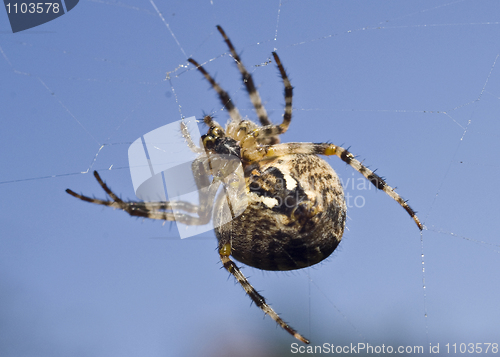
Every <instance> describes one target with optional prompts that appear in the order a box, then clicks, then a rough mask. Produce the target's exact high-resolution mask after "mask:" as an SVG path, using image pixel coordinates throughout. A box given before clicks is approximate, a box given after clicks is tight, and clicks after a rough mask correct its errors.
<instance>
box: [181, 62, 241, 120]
mask: <svg viewBox="0 0 500 357" xmlns="http://www.w3.org/2000/svg"><path fill="white" fill-rule="evenodd" d="M188 61H189V63H191V64H193V65H195V66H196V68H197V69H198V70H199V71H200V72H201V73H202V74H203V75H204V76H205V78H206V80H207V81H208V82H210V84H211V85H212V88H213V89H214V90H215V91H216V92H217V94H218V95H219V99H220V101H221V103H222V105H223V106H224V107H225V108H226V110H227V112H228V113H229V116H230V117H231V120H232V122H234V123H235V124H238V123H239V122H241V120H242V119H241V115H240V113H239V112H238V109H237V108H236V106H235V105H234V103H233V101H232V100H231V97H230V96H229V94H228V93H227V92H226V91H225V90H224V89H222V88H221V86H220V85H219V84H218V83H217V82H216V81H215V80H214V79H213V78H212V76H210V74H208V72H207V71H206V70H205V68H203V66H202V65H201V64H199V63H198V62H196V61H195V60H194V59H192V58H189V59H188Z"/></svg>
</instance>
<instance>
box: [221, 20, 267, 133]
mask: <svg viewBox="0 0 500 357" xmlns="http://www.w3.org/2000/svg"><path fill="white" fill-rule="evenodd" d="M217 30H219V32H220V34H221V35H222V37H223V38H224V41H225V42H226V44H227V47H228V48H229V51H231V56H233V58H234V60H235V62H236V64H237V65H238V69H239V70H240V73H241V76H242V79H243V83H244V84H245V87H246V89H247V92H248V96H249V97H250V101H251V102H252V104H253V106H254V108H255V111H256V112H257V116H258V117H259V121H260V123H261V124H262V125H264V126H265V125H271V122H270V121H269V118H268V116H267V112H266V109H265V108H264V106H263V105H262V99H261V98H260V95H259V92H258V91H257V88H255V84H254V82H253V78H252V75H251V74H250V73H248V71H247V69H246V68H245V66H244V65H243V62H241V59H240V56H239V55H238V53H236V50H235V49H234V46H233V44H232V43H231V40H230V39H229V37H227V35H226V33H225V32H224V30H223V29H222V27H220V26H219V25H217Z"/></svg>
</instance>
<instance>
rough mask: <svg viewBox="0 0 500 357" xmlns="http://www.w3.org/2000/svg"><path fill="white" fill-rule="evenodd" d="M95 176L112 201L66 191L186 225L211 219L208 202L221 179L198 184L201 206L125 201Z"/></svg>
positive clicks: (148, 216) (128, 211) (133, 213)
mask: <svg viewBox="0 0 500 357" xmlns="http://www.w3.org/2000/svg"><path fill="white" fill-rule="evenodd" d="M195 163H196V161H195ZM94 176H95V178H96V180H97V182H99V184H100V185H101V187H102V189H103V190H104V191H105V192H106V193H107V194H108V195H109V197H110V198H111V199H112V200H111V201H109V200H100V199H96V198H91V197H87V196H84V195H80V194H78V193H75V192H74V191H72V190H70V189H67V190H66V192H67V193H68V194H70V195H71V196H73V197H76V198H78V199H80V200H82V201H85V202H90V203H94V204H99V205H103V206H108V207H113V208H118V209H121V210H123V211H125V212H127V213H128V214H129V215H131V216H136V217H144V218H149V219H157V220H163V221H177V222H180V223H183V224H185V225H204V224H207V223H208V222H209V221H210V218H211V212H212V206H211V205H210V204H207V202H213V200H214V198H215V195H216V194H217V190H218V188H219V185H220V181H219V180H214V182H213V183H212V184H211V185H209V186H208V187H202V186H198V187H201V188H200V190H199V192H200V206H197V205H193V204H192V203H189V202H184V201H172V202H136V201H123V200H122V199H121V198H119V197H118V196H117V195H116V194H115V193H114V192H113V191H111V189H110V188H109V187H108V186H107V185H106V183H105V182H104V181H103V180H102V179H101V177H100V175H99V174H98V173H97V171H94ZM195 177H196V176H195ZM197 183H198V181H197ZM167 210H183V211H185V212H188V213H195V214H197V215H198V217H196V216H190V215H188V214H184V213H178V212H176V213H175V214H174V212H167Z"/></svg>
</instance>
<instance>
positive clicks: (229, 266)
mask: <svg viewBox="0 0 500 357" xmlns="http://www.w3.org/2000/svg"><path fill="white" fill-rule="evenodd" d="M217 29H218V30H219V32H220V33H221V35H222V36H223V38H224V40H225V42H226V44H227V46H228V47H229V50H230V53H231V56H232V58H233V59H234V61H235V62H236V64H237V66H238V69H239V71H240V73H241V75H242V79H243V83H244V85H245V87H246V89H247V92H248V94H249V97H250V100H251V101H252V104H253V106H254V108H255V111H256V113H257V116H258V118H259V122H260V124H261V125H257V124H256V123H254V122H252V121H250V120H247V119H245V120H244V119H243V118H242V117H241V115H240V114H239V112H238V109H237V108H236V107H235V106H234V104H233V102H232V101H231V98H230V96H229V94H228V93H227V92H225V91H224V90H223V89H222V88H221V87H220V86H219V84H218V83H217V82H215V80H214V79H213V78H212V77H211V76H210V75H209V74H208V72H207V71H206V70H205V69H204V68H203V67H202V66H201V65H200V64H198V63H197V62H196V61H195V60H193V59H192V58H190V59H188V61H189V62H190V63H191V64H193V65H194V66H195V67H196V68H197V69H198V70H199V71H200V72H201V73H202V74H203V76H204V77H205V78H206V79H207V81H208V82H209V83H210V84H211V85H212V88H213V89H214V90H215V91H216V92H217V94H218V96H219V99H220V100H221V103H222V105H223V106H224V108H225V109H226V110H227V112H228V114H229V116H230V120H229V122H228V124H227V125H226V127H225V129H223V128H222V126H220V125H219V124H218V123H217V122H215V121H214V120H213V118H212V117H211V116H205V118H204V121H205V123H206V124H207V125H208V126H209V130H208V132H207V134H205V135H203V136H202V137H201V142H202V146H203V149H202V148H198V147H196V145H195V144H194V141H193V140H192V138H191V137H190V135H189V133H188V131H187V129H186V127H185V126H184V124H183V125H181V132H182V134H183V135H184V137H185V139H186V141H187V144H188V146H189V147H190V148H191V149H192V150H193V151H195V152H198V153H200V154H203V155H201V156H200V158H199V159H198V160H196V161H194V162H193V165H192V169H193V175H194V178H195V181H196V184H197V186H198V188H199V189H200V191H199V192H200V199H199V201H200V204H199V206H193V205H192V204H190V203H187V202H181V201H173V202H125V201H122V200H121V199H120V198H119V197H118V196H117V195H115V194H114V193H113V192H112V191H111V190H110V189H109V188H108V186H107V185H106V184H105V183H104V182H103V181H102V179H101V178H100V176H99V174H98V173H97V172H95V173H94V175H95V177H96V179H97V180H98V182H99V184H100V185H101V186H102V188H103V189H104V190H105V192H106V193H107V194H108V195H109V196H110V197H111V199H112V200H110V201H108V200H99V199H95V198H90V197H87V196H83V195H79V194H77V193H75V192H73V191H71V190H69V189H68V190H66V191H67V192H68V193H69V194H71V195H73V196H75V197H77V198H79V199H81V200H83V201H87V202H92V203H96V204H101V205H105V206H111V207H115V208H119V209H122V210H124V211H126V212H127V213H129V214H130V215H132V216H141V217H147V218H151V219H160V220H166V221H173V220H177V221H179V222H181V223H183V224H187V225H204V224H206V223H208V221H209V220H210V219H212V220H213V225H214V227H215V235H216V236H217V239H218V242H219V255H220V259H221V261H222V264H223V266H224V268H225V269H226V270H227V271H229V272H230V273H231V274H232V275H233V276H234V277H235V278H236V280H237V281H238V282H239V283H240V284H241V286H242V287H243V289H245V291H246V293H247V294H248V295H249V296H250V298H251V299H252V300H253V301H254V302H255V304H256V305H257V306H258V307H260V308H261V309H262V310H263V311H264V312H265V313H266V314H268V315H269V316H271V318H272V319H273V320H275V321H276V322H277V323H278V324H279V325H280V326H281V327H282V328H284V329H285V330H286V331H288V332H289V333H290V334H292V335H293V336H294V337H295V338H297V339H299V340H300V341H302V342H304V343H309V341H308V340H307V339H305V338H304V337H303V336H301V335H300V334H299V333H298V332H297V331H295V330H294V329H293V328H291V327H290V326H289V325H288V324H286V323H285V322H284V321H283V320H282V319H281V317H280V316H279V315H278V314H277V313H276V312H275V311H274V310H273V309H272V308H271V307H270V306H269V305H268V304H267V303H266V301H265V299H264V297H263V296H262V295H260V294H259V293H258V292H257V291H256V290H255V289H254V288H253V287H252V286H251V285H250V283H249V282H248V280H247V279H246V278H245V276H244V275H243V274H242V273H241V271H240V269H239V268H238V267H237V266H236V264H235V263H234V262H233V261H232V260H231V258H230V256H232V257H233V258H235V259H236V260H238V261H240V262H242V263H245V264H247V265H250V266H253V267H255V268H258V269H263V270H294V269H301V268H304V267H308V266H311V265H314V264H316V263H319V262H320V261H322V260H323V259H325V258H326V257H328V256H329V255H330V254H331V253H332V252H333V251H334V250H335V248H336V247H337V246H338V244H339V242H340V240H341V238H342V234H343V232H344V226H345V218H346V204H345V201H344V193H343V190H342V186H341V183H340V180H339V178H338V176H337V174H336V173H335V171H334V170H333V169H332V168H331V167H330V166H329V165H328V164H327V163H326V162H325V161H324V160H323V159H322V158H320V157H319V156H318V155H325V156H332V155H335V156H337V157H338V158H340V159H341V160H342V161H344V162H345V163H347V164H349V165H350V166H351V167H353V168H354V169H355V170H356V171H358V172H359V173H361V174H362V175H363V176H364V177H365V178H366V179H367V180H368V181H370V182H371V183H372V184H373V185H374V186H375V187H376V188H378V189H380V190H382V191H384V192H385V193H387V194H388V195H389V196H390V197H392V198H393V199H394V200H396V201H397V202H398V203H399V204H400V205H401V206H402V207H403V208H404V209H405V210H406V211H407V212H408V214H409V215H410V216H411V217H412V218H413V220H414V221H415V223H416V224H417V226H418V227H419V229H420V230H422V229H423V226H422V224H421V223H420V221H419V219H418V218H417V216H416V214H415V212H414V211H413V210H412V209H411V208H410V206H409V205H408V204H407V203H406V201H404V200H403V199H402V198H401V196H399V195H398V194H397V193H396V192H395V190H394V189H393V188H392V187H391V186H389V185H388V184H387V183H386V182H385V180H384V179H382V178H381V177H380V176H378V175H377V174H375V173H374V172H373V171H372V170H370V169H368V168H367V167H366V166H364V165H363V164H362V163H361V162H360V161H358V160H357V159H356V158H355V157H354V156H353V155H352V154H351V153H350V152H349V151H347V150H346V149H344V148H342V147H340V146H337V145H334V144H328V143H319V144H315V143H283V144H280V140H279V135H281V134H283V133H284V132H286V131H287V129H288V126H289V125H290V122H291V118H292V93H293V87H292V85H291V84H290V81H289V79H288V76H287V74H286V72H285V70H284V68H283V65H282V64H281V61H280V59H279V57H278V54H277V53H276V52H273V58H274V60H275V62H276V64H277V67H278V70H279V72H280V75H281V78H282V79H283V83H284V86H285V111H284V114H283V121H282V123H281V124H278V125H274V124H272V123H271V122H270V121H269V119H268V117H267V113H266V110H265V109H264V107H263V105H262V101H261V99H260V96H259V94H258V92H257V90H256V88H255V85H254V83H253V79H252V76H251V75H250V73H248V71H247V70H246V68H245V66H243V64H242V62H241V59H240V57H239V56H238V54H237V53H236V50H235V49H234V46H233V45H232V43H231V41H230V40H229V38H228V37H227V36H226V34H225V33H224V31H223V30H222V28H221V27H220V26H217ZM239 167H241V168H242V171H238V170H237V169H238V168H239ZM237 172H239V173H237ZM241 172H242V173H241ZM209 177H212V181H211V182H210V181H209ZM220 186H222V187H223V191H224V192H222V193H220V194H219V195H217V190H218V188H219V187H220ZM201 192H203V194H202V193H201ZM214 201H215V204H214ZM174 208H177V209H182V210H184V211H185V212H186V213H185V214H175V215H174V213H173V210H174Z"/></svg>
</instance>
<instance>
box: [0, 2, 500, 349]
mask: <svg viewBox="0 0 500 357" xmlns="http://www.w3.org/2000/svg"><path fill="white" fill-rule="evenodd" d="M193 4H194V5H193ZM153 5H154V6H156V7H157V9H158V10H159V11H160V12H161V14H162V16H163V18H164V20H162V19H161V18H160V16H159V15H158V13H157V11H156V10H155V7H154V6H153ZM499 14H500V4H499V3H498V1H496V0H492V1H486V0H484V1H481V2H478V1H472V0H469V1H467V0H462V1H452V0H445V1H435V0H433V1H411V2H406V1H405V2H402V1H349V2H347V1H314V2H306V1H283V2H279V1H238V2H234V1H217V0H214V1H209V0H206V1H193V2H186V1H170V2H166V1H159V0H155V1H154V2H153V1H129V0H123V1H86V0H82V1H80V3H79V4H78V5H77V6H76V7H75V8H74V9H73V10H72V11H71V12H69V13H68V14H66V15H64V16H62V17H60V18H58V19H56V20H54V21H51V22H49V23H46V24H44V25H41V26H39V27H36V28H33V29H30V30H27V31H23V32H20V33H16V34H12V32H11V30H10V26H9V24H8V19H7V15H6V12H5V11H3V10H0V83H1V85H0V118H1V128H2V129H1V137H2V140H0V160H1V163H2V169H1V170H0V197H1V201H0V202H1V215H0V227H1V232H2V233H1V238H0V355H2V356H35V355H36V356H52V357H53V356H70V355H71V356H193V355H203V356H234V355H239V356H247V355H248V356H266V355H273V356H276V355H283V356H287V355H291V352H290V344H291V343H294V342H295V341H294V340H293V339H292V338H291V337H290V336H288V334H287V333H285V332H284V331H282V330H281V329H280V328H277V327H276V325H275V323H274V322H273V321H272V320H271V319H270V318H269V317H266V318H263V314H262V312H261V311H259V309H257V308H256V307H255V306H251V304H250V299H249V298H248V297H247V296H245V294H244V292H243V290H242V289H241V288H240V287H239V286H237V285H235V284H234V283H233V279H232V278H228V274H227V273H226V272H225V271H224V270H222V269H221V265H220V263H219V259H218V254H217V252H216V239H215V237H214V236H213V234H207V235H206V236H204V237H196V238H189V239H184V240H180V239H179V237H178V233H177V231H176V228H175V225H174V226H171V225H170V224H166V225H162V224H161V222H153V221H143V220H140V219H133V218H131V217H129V216H128V215H126V214H125V213H123V212H117V211H113V210H111V209H106V208H102V207H98V206H94V205H90V204H87V203H84V202H80V201H78V200H76V199H74V198H72V197H70V196H69V195H67V194H66V193H65V192H64V190H65V189H66V188H71V189H73V190H75V191H77V192H83V193H85V194H88V195H90V196H92V195H95V196H96V197H101V198H102V197H104V193H103V192H102V190H101V188H100V187H99V186H98V184H97V183H96V182H95V180H94V178H93V176H92V174H91V172H92V170H99V172H100V173H101V175H102V177H103V178H104V179H105V180H106V181H107V183H108V184H109V185H110V187H111V188H113V189H114V190H115V192H118V193H120V194H121V195H122V197H124V198H130V199H134V197H135V196H134V191H133V187H132V182H131V179H130V173H129V169H128V163H127V150H128V146H129V145H130V143H131V142H133V141H134V140H135V139H137V138H138V137H140V136H141V135H143V134H145V133H147V132H149V131H151V130H153V129H156V128H158V127H160V126H162V125H165V124H168V123H171V122H173V121H176V120H179V119H180V118H181V116H185V117H190V116H193V115H194V116H196V117H199V118H201V116H202V114H203V112H215V115H216V116H217V118H218V120H219V121H221V122H224V121H225V120H226V114H225V113H224V112H222V111H221V105H220V103H219V102H218V100H217V97H216V95H215V93H214V92H213V91H212V90H210V89H209V85H208V84H207V83H206V82H205V81H204V80H203V79H202V77H201V75H200V74H199V73H198V72H197V71H196V70H194V69H193V67H192V66H188V62H187V58H188V57H190V56H193V58H195V59H196V60H197V61H199V62H200V63H204V64H205V67H206V69H207V70H208V71H209V72H210V73H212V74H213V75H214V76H216V79H217V80H218V81H219V82H220V83H221V85H222V86H223V87H224V88H225V89H226V90H228V91H229V92H230V94H231V96H232V98H233V99H234V100H235V102H236V103H237V105H238V107H239V109H240V112H241V113H242V114H244V115H247V116H249V117H251V118H254V117H255V115H254V112H253V110H252V108H251V104H250V102H249V100H248V98H247V96H246V93H245V90H244V88H243V86H242V84H241V82H240V79H239V78H240V76H239V73H238V71H237V68H236V66H235V65H234V63H233V62H232V60H231V58H230V57H229V56H228V54H227V48H226V47H225V44H224V43H223V41H222V39H221V37H220V35H219V33H218V32H217V30H216V28H215V25H217V24H220V25H221V26H223V28H224V29H225V30H226V32H227V34H228V35H229V36H230V38H231V39H232V41H233V43H234V44H235V46H236V48H237V50H238V51H239V52H240V53H241V55H242V59H243V61H244V63H245V64H246V65H247V67H248V68H249V70H250V71H251V72H252V73H253V75H254V79H255V82H256V83H257V85H258V86H259V90H260V92H261V96H262V98H263V100H264V101H265V102H266V107H267V109H268V112H269V113H270V116H271V120H274V121H275V122H277V121H279V120H280V118H281V115H282V110H283V105H284V99H283V87H282V83H281V80H280V78H279V76H278V71H277V70H276V68H275V66H274V64H270V65H263V66H260V65H261V64H265V63H266V62H267V61H268V60H269V59H270V58H271V52H272V51H273V50H275V49H276V50H277V51H278V53H279V55H280V57H281V59H282V61H283V63H284V65H285V67H286V69H287V70H288V73H289V76H290V78H291V80H292V84H293V85H294V87H295V89H294V104H293V106H294V109H295V110H294V112H293V119H292V125H291V127H290V130H289V131H288V132H287V133H286V134H285V135H284V136H283V141H305V142H310V141H313V142H325V141H329V142H332V143H335V144H339V145H344V146H345V147H350V150H351V151H352V152H353V153H355V154H357V155H359V157H360V158H361V159H364V160H365V161H364V162H365V163H366V164H367V165H369V166H370V167H371V168H377V169H378V171H377V172H378V173H379V174H381V175H382V176H384V177H385V178H386V179H387V181H388V182H389V184H391V185H393V186H397V188H398V192H399V193H400V194H401V195H402V196H403V197H404V198H406V199H408V200H409V203H410V204H411V206H412V207H413V208H414V209H415V210H417V211H418V215H419V217H420V219H421V220H422V221H423V223H424V224H425V226H426V229H425V230H424V231H423V233H422V234H420V232H419V230H418V229H417V227H416V225H415V224H414V223H413V221H412V220H411V219H410V217H409V216H408V215H407V214H406V212H404V210H403V209H402V208H401V207H399V206H398V205H397V204H396V203H395V202H394V201H393V200H391V199H390V198H389V197H388V196H386V195H385V194H384V193H382V192H375V190H374V189H373V188H370V189H368V186H361V187H357V185H358V184H359V183H360V182H363V181H362V179H361V176H360V175H359V174H358V173H356V172H354V170H353V169H351V168H350V167H347V166H346V165H345V164H344V163H342V162H340V161H339V160H337V159H335V158H331V159H328V161H329V163H330V164H331V165H332V166H333V168H334V169H335V170H336V171H337V172H338V174H339V175H340V177H341V178H342V180H343V182H344V183H346V192H348V193H349V194H350V195H351V197H352V201H351V206H352V207H351V208H350V209H349V211H348V222H347V229H346V232H345V234H344V238H343V241H342V243H341V244H340V247H339V248H338V249H337V250H336V251H335V252H334V254H333V255H332V257H330V258H329V259H327V260H326V261H325V262H323V263H320V264H318V265H317V266H314V267H312V268H308V269H304V270H301V271H297V272H288V273H283V272H277V273H275V272H262V271H260V270H257V269H253V268H249V267H246V268H244V269H243V271H244V273H245V274H246V275H247V276H250V282H251V283H252V284H253V285H254V286H255V287H256V288H257V289H258V290H259V291H261V293H262V294H263V295H264V296H265V297H266V298H267V300H268V301H269V302H270V303H271V305H272V306H273V307H274V308H275V309H276V310H277V311H278V312H279V313H281V314H282V316H283V318H284V319H285V320H286V321H288V322H289V323H290V324H291V325H292V326H293V327H295V328H296V329H297V330H298V331H300V332H301V333H302V334H303V335H305V336H306V337H308V338H309V339H310V340H311V342H312V344H314V345H321V344H323V343H325V342H327V343H330V344H334V345H337V344H340V345H343V344H349V343H351V342H352V343H358V342H364V343H370V344H372V345H382V344H385V345H386V346H387V345H393V346H398V345H404V346H406V345H411V346H414V345H422V346H425V347H426V348H428V346H429V343H432V344H433V345H434V344H437V343H440V345H441V351H443V349H444V348H445V347H444V344H446V343H450V344H453V343H457V344H460V343H493V342H497V343H500V327H499V324H498V321H500V309H499V308H498V301H499V297H500V284H499V283H498V281H499V277H500V238H499V235H498V231H499V230H500V223H499V222H500V221H499V219H498V213H499V211H498V202H497V201H498V200H499V198H500V195H499V193H500V189H499V182H498V177H499V176H500V159H499V157H498V152H499V142H500V140H499V139H500V124H499V123H500V120H499V119H500V58H499V57H498V56H499V55H500V36H499V29H500V22H499V20H500V15H499ZM167 72H169V73H170V81H166V80H165V77H166V73H167ZM353 180H354V181H353ZM353 182H354V183H355V185H354V187H353V185H352V183H353ZM355 197H358V198H357V201H356V202H357V204H358V206H359V205H361V206H362V207H355V206H354V198H355ZM422 254H423V259H422ZM422 260H423V262H424V263H425V264H424V267H425V276H424V275H423V274H422ZM424 277H425V286H426V289H425V290H424V289H423V278H424ZM425 314H427V317H425ZM442 353H443V352H442Z"/></svg>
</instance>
